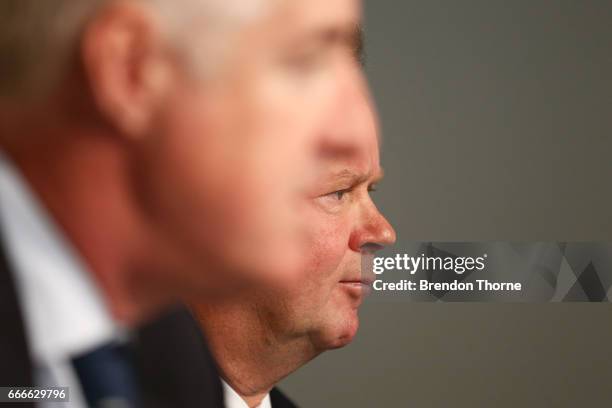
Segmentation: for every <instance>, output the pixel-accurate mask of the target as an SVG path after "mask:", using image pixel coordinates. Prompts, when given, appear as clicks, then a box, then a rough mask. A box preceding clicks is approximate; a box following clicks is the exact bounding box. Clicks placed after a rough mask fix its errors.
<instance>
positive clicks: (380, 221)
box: [349, 202, 397, 252]
mask: <svg viewBox="0 0 612 408" xmlns="http://www.w3.org/2000/svg"><path fill="white" fill-rule="evenodd" d="M367 207H368V208H366V209H365V210H364V213H363V215H362V221H361V222H360V224H359V225H358V226H357V227H356V228H355V230H354V231H353V233H352V235H351V238H350V241H349V246H350V248H351V249H352V250H353V251H355V252H361V251H363V250H367V251H368V252H373V251H375V250H378V249H382V248H383V247H385V246H388V245H393V244H394V243H395V240H396V239H397V236H396V234H395V230H394V229H393V227H392V226H391V224H390V223H389V221H387V219H386V218H385V217H384V216H383V215H382V214H381V213H380V211H378V208H376V206H375V205H374V203H372V202H370V203H369V204H368V205H367Z"/></svg>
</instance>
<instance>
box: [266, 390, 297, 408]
mask: <svg viewBox="0 0 612 408" xmlns="http://www.w3.org/2000/svg"><path fill="white" fill-rule="evenodd" d="M270 403H271V404H272V408H297V405H295V404H294V403H293V401H291V400H290V399H289V398H287V397H286V396H285V394H283V393H282V392H281V391H280V390H279V389H278V388H273V389H272V391H270Z"/></svg>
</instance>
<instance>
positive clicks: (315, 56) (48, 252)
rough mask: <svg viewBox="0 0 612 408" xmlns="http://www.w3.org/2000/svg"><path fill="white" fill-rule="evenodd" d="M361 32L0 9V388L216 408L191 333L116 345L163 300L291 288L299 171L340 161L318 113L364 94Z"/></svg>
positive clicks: (263, 13)
mask: <svg viewBox="0 0 612 408" xmlns="http://www.w3.org/2000/svg"><path fill="white" fill-rule="evenodd" d="M359 15H360V10H359V7H358V3H357V2H356V1H354V0H332V1H328V0H326V1H322V0H292V1H276V0H248V1H245V0H179V1H177V0H49V1H35V0H4V1H3V2H2V4H1V5H0V61H2V63H1V64H0V235H1V238H0V243H1V244H2V247H3V252H5V253H6V254H5V256H0V280H1V281H2V285H1V286H0V290H1V291H2V293H0V299H1V302H2V303H1V304H0V317H1V318H2V321H3V322H4V324H5V326H4V328H3V336H2V337H1V339H0V360H1V361H3V368H2V371H1V372H0V385H3V386H8V385H15V386H17V385H18V386H28V385H38V386H53V385H55V386H69V387H70V397H71V403H70V406H71V407H78V406H84V405H85V403H86V402H87V403H88V404H89V405H90V406H98V405H102V404H103V403H106V402H108V401H117V400H120V401H122V403H125V404H127V406H134V405H137V404H138V401H139V400H140V401H141V402H142V403H143V404H144V405H146V406H183V407H186V406H199V407H204V406H213V405H218V404H220V398H217V395H216V393H217V391H219V390H220V388H218V387H217V385H218V382H217V383H214V381H210V382H207V380H211V379H212V378H214V375H213V374H211V373H214V369H213V367H212V364H211V363H210V361H209V360H210V359H209V358H208V355H207V354H206V349H205V348H204V346H203V344H204V343H203V341H200V342H191V341H190V340H189V339H190V337H189V336H181V332H189V331H192V330H193V329H194V327H193V326H189V316H188V315H185V314H184V313H180V312H178V313H179V314H178V315H174V314H173V315H170V316H169V317H168V316H167V317H166V318H165V319H164V320H162V321H161V323H159V321H156V322H155V323H151V325H149V326H147V327H145V328H143V329H142V330H141V331H140V332H139V334H138V335H136V340H135V344H136V346H137V347H136V352H135V357H134V358H135V359H136V363H133V361H130V359H129V358H126V357H125V356H126V352H125V350H119V349H118V345H124V344H125V343H126V342H127V340H128V339H130V338H131V337H133V336H134V331H133V330H132V329H133V328H135V327H138V326H141V325H142V324H143V323H145V322H149V321H151V320H152V319H153V318H154V317H155V316H158V314H159V313H160V311H161V310H163V309H164V308H166V307H167V306H168V305H170V304H172V303H173V302H175V301H177V300H194V299H202V298H203V297H204V298H212V297H215V296H218V297H222V296H224V295H226V294H227V293H231V292H232V291H233V290H237V289H239V288H241V287H244V286H248V285H251V284H253V283H256V282H260V281H272V282H278V283H282V282H284V281H285V280H288V281H290V280H291V279H292V278H294V277H295V275H296V274H295V272H296V271H298V270H299V268H300V266H301V264H302V258H301V255H300V254H302V253H303V251H301V248H302V245H303V240H304V237H303V229H302V228H301V225H300V222H299V221H300V219H301V217H302V215H301V211H302V210H301V208H302V206H303V202H302V200H301V198H302V197H303V194H304V189H305V188H306V186H307V184H306V183H307V181H308V180H309V179H310V177H311V176H312V169H313V168H314V167H315V165H316V161H317V158H318V157H326V156H327V155H329V154H336V153H339V154H340V153H342V154H350V152H351V150H352V146H353V144H354V143H355V135H353V134H348V133H344V132H343V131H342V128H341V127H338V126H336V125H337V124H336V123H330V122H329V115H330V113H332V114H334V115H336V114H337V113H339V112H340V113H341V110H342V109H343V101H344V100H346V99H347V98H350V97H351V96H352V95H353V94H354V93H355V92H358V91H359V90H360V89H361V87H363V83H362V80H361V77H360V76H359V74H358V73H357V71H356V70H355V69H354V67H353V65H352V63H351V62H350V60H351V58H352V57H351V53H352V48H353V41H354V27H355V26H356V25H357V24H358V20H359ZM336 116H337V115H336ZM338 120H339V121H340V122H346V121H349V120H350V117H349V116H347V115H346V114H344V115H340V116H338ZM338 129H339V130H338ZM4 258H6V259H4ZM177 316H178V317H177ZM160 333H161V334H160ZM182 339H183V340H182Z"/></svg>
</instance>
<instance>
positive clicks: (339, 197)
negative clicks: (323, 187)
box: [328, 190, 348, 201]
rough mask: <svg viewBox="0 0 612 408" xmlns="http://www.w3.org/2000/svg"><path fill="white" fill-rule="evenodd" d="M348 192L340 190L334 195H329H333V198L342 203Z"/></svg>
mask: <svg viewBox="0 0 612 408" xmlns="http://www.w3.org/2000/svg"><path fill="white" fill-rule="evenodd" d="M347 192H348V191H347V190H338V191H334V192H333V193H329V194H328V195H331V196H332V197H333V198H335V199H336V200H338V201H342V199H343V198H344V196H345V195H346V193H347Z"/></svg>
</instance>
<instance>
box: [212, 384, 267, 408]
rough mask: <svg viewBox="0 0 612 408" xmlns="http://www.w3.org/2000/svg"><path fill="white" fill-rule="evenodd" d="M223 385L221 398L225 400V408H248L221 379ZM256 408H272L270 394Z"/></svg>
mask: <svg viewBox="0 0 612 408" xmlns="http://www.w3.org/2000/svg"><path fill="white" fill-rule="evenodd" d="M221 383H222V384H223V397H224V398H225V408H249V406H248V405H247V403H246V402H245V400H243V399H242V397H241V396H240V395H238V393H237V392H236V391H234V389H233V388H232V387H231V386H230V385H229V384H228V383H226V382H225V381H224V380H223V379H221ZM256 408H272V403H271V402H270V394H266V396H265V397H264V399H263V400H261V403H260V404H259V405H258V406H257V407H256Z"/></svg>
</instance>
